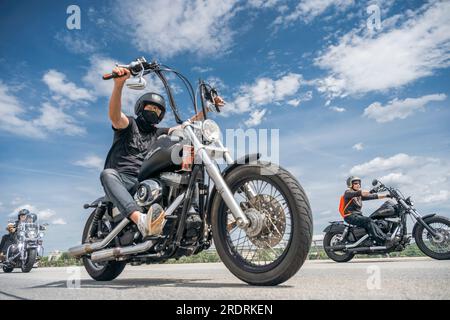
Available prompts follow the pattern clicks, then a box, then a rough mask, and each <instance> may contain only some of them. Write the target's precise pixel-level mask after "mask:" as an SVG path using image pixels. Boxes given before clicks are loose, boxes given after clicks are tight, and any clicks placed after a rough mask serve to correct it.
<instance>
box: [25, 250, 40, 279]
mask: <svg viewBox="0 0 450 320" xmlns="http://www.w3.org/2000/svg"><path fill="white" fill-rule="evenodd" d="M36 258H37V250H36V249H30V250H28V257H27V261H26V262H25V264H23V265H22V272H24V273H28V272H30V271H31V269H33V265H34V263H35V262H36Z"/></svg>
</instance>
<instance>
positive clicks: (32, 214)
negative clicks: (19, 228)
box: [27, 213, 37, 223]
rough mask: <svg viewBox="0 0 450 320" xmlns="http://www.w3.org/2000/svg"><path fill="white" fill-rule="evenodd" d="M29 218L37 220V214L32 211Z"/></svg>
mask: <svg viewBox="0 0 450 320" xmlns="http://www.w3.org/2000/svg"><path fill="white" fill-rule="evenodd" d="M27 218H28V219H31V221H33V223H34V222H36V220H37V215H36V214H34V213H30V214H29V215H28V217H27Z"/></svg>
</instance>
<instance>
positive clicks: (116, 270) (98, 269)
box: [82, 211, 127, 281]
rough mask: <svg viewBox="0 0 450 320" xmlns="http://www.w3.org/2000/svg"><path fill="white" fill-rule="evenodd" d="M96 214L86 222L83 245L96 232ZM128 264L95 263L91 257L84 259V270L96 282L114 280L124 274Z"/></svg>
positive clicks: (122, 262)
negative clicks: (94, 224)
mask: <svg viewBox="0 0 450 320" xmlns="http://www.w3.org/2000/svg"><path fill="white" fill-rule="evenodd" d="M95 214H96V211H94V212H92V214H91V215H90V217H89V219H88V221H87V222H86V225H85V227H84V231H83V239H82V242H83V243H86V242H87V239H89V237H90V235H92V234H93V233H94V232H95V230H94V226H92V222H93V220H94V216H95ZM109 231H111V230H109ZM126 264H127V263H126V261H107V262H102V263H94V262H92V260H91V259H90V258H89V257H83V265H84V268H85V269H86V271H87V273H89V275H90V276H91V278H92V279H94V280H96V281H111V280H114V279H115V278H117V277H118V276H119V275H120V274H121V273H122V271H123V269H125V266H126Z"/></svg>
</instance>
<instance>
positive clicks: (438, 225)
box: [414, 216, 450, 260]
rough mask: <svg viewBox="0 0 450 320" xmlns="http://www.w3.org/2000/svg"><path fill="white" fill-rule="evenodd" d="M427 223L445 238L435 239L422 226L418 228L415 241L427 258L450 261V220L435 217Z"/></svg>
mask: <svg viewBox="0 0 450 320" xmlns="http://www.w3.org/2000/svg"><path fill="white" fill-rule="evenodd" d="M425 222H426V223H427V224H428V225H429V226H431V227H432V228H433V229H434V230H436V231H438V232H439V234H440V235H441V236H442V237H443V238H441V239H434V238H433V236H432V235H431V234H429V233H428V231H427V229H425V228H424V226H422V225H421V224H418V225H417V227H416V232H415V234H414V239H415V240H416V243H417V246H418V247H419V249H420V250H421V251H422V252H423V253H425V254H426V255H427V256H429V257H431V258H433V259H436V260H450V220H449V219H447V218H445V217H440V216H434V217H430V218H427V219H425Z"/></svg>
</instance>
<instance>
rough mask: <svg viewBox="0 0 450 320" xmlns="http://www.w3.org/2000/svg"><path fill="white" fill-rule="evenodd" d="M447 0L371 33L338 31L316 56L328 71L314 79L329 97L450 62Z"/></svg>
mask: <svg viewBox="0 0 450 320" xmlns="http://www.w3.org/2000/svg"><path fill="white" fill-rule="evenodd" d="M449 14H450V2H449V1H435V2H433V3H432V4H426V5H424V6H423V7H422V8H421V9H419V10H417V11H415V12H413V11H409V12H408V13H407V14H405V15H403V16H402V18H403V19H406V20H404V21H403V23H401V24H400V26H399V27H395V23H387V24H386V25H385V26H384V30H383V32H381V33H379V34H376V35H375V36H374V37H372V36H371V35H370V34H369V33H368V32H367V30H366V29H365V28H363V29H360V30H358V29H357V30H353V31H351V32H349V33H348V34H346V35H344V36H343V37H342V38H341V39H340V40H339V43H337V44H336V45H331V46H329V47H328V48H327V49H326V51H325V52H324V53H323V54H322V55H320V56H319V57H317V58H316V60H315V64H316V65H317V66H319V67H321V68H323V69H326V70H329V72H330V74H329V75H328V76H327V77H325V78H324V79H322V80H321V81H319V82H318V86H319V88H318V89H319V90H320V91H321V92H326V93H327V94H328V95H329V96H330V97H337V96H345V95H347V94H363V93H367V92H371V91H384V90H388V89H391V88H397V87H401V86H404V85H406V84H409V83H412V82H414V81H416V80H417V79H420V78H423V77H426V76H431V75H433V74H434V73H435V71H436V70H438V69H441V68H446V67H448V66H449V65H450V19H448V16H449Z"/></svg>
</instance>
